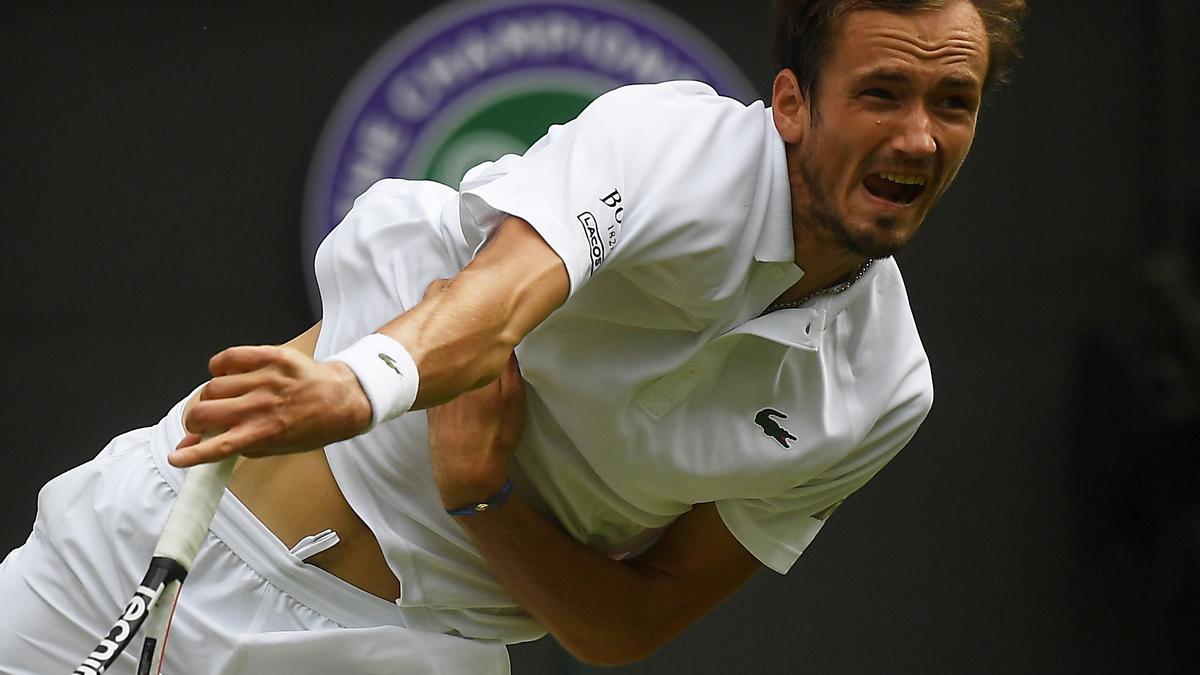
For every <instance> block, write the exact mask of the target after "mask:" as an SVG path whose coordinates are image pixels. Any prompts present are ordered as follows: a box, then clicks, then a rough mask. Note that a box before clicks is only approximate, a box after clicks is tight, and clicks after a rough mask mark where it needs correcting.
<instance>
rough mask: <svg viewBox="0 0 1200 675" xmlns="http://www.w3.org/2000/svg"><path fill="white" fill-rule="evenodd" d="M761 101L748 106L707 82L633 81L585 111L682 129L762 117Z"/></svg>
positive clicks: (639, 123)
mask: <svg viewBox="0 0 1200 675" xmlns="http://www.w3.org/2000/svg"><path fill="white" fill-rule="evenodd" d="M762 109H763V106H762V104H761V103H760V102H755V103H752V104H750V105H746V104H745V103H742V102H741V101H738V100H737V99H733V98H729V97H726V96H722V95H720V94H718V93H717V92H716V90H714V89H713V88H712V87H711V86H709V85H708V84H706V83H704V82H696V81H692V80H674V81H670V82H659V83H656V84H631V85H626V86H623V87H617V88H616V89H613V90H611V91H609V92H607V93H605V94H602V95H601V96H600V97H598V98H597V99H596V100H595V101H593V102H592V104H591V105H590V106H588V108H587V110H585V111H584V113H583V116H585V117H602V118H605V119H606V120H607V121H610V122H611V123H615V124H618V125H629V126H631V127H637V128H642V129H645V128H647V126H655V125H670V126H671V127H672V128H673V129H676V130H678V131H685V130H686V129H688V128H703V127H706V126H711V125H712V124H713V123H714V122H715V121H716V120H720V119H725V118H731V117H738V116H744V117H746V118H747V119H759V116H760V115H761V112H757V111H761V110H762Z"/></svg>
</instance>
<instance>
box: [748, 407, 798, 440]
mask: <svg viewBox="0 0 1200 675" xmlns="http://www.w3.org/2000/svg"><path fill="white" fill-rule="evenodd" d="M776 417H778V418H779V419H781V420H786V419H787V415H784V414H783V413H781V412H779V411H778V410H772V409H771V408H763V409H762V410H759V411H758V414H757V415H755V416H754V423H755V424H757V425H758V426H760V427H762V430H763V433H764V434H766V435H767V436H770V437H771V438H774V439H775V442H776V443H779V444H780V445H782V446H783V447H785V448H788V447H791V446H789V445H788V441H789V440H791V441H794V440H796V437H795V436H793V435H792V432H790V431H788V430H787V429H784V428H783V427H781V426H779V422H776V421H775V419H774V418H776Z"/></svg>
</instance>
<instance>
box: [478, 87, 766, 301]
mask: <svg viewBox="0 0 1200 675" xmlns="http://www.w3.org/2000/svg"><path fill="white" fill-rule="evenodd" d="M745 110H746V108H745V107H744V106H741V105H740V104H736V105H734V104H733V103H732V102H731V101H730V100H729V99H723V98H721V97H719V96H717V94H716V92H715V91H713V90H712V88H711V87H709V86H708V85H706V84H703V83H699V82H672V83H667V84H663V85H635V86H630V87H622V88H620V89H616V90H614V91H612V92H609V93H607V94H605V95H603V96H601V97H600V98H598V99H596V101H594V102H593V103H592V104H591V105H589V106H588V108H587V109H585V110H584V111H583V112H582V113H581V114H580V115H579V116H578V117H577V118H576V119H574V120H572V121H571V122H569V123H567V124H564V125H557V126H554V127H551V128H550V130H549V131H548V132H547V134H546V135H545V136H544V137H542V139H541V140H539V141H538V142H537V143H535V144H534V145H533V147H531V148H530V149H529V150H528V151H527V152H526V153H525V154H524V155H523V156H516V155H507V156H505V157H503V158H501V159H500V160H498V161H496V162H490V163H486V164H482V165H480V166H478V167H475V168H474V169H472V170H471V171H469V172H468V173H467V175H466V176H465V177H464V178H463V182H462V184H461V186H460V192H461V194H462V197H461V200H460V213H459V216H460V224H461V226H462V230H463V235H464V237H465V239H466V240H467V243H468V244H470V245H472V246H476V247H478V246H479V245H480V244H482V242H483V241H484V240H485V239H486V238H487V236H488V235H489V234H490V233H491V231H493V230H494V229H495V228H496V227H497V226H498V225H499V224H500V222H501V221H502V220H503V218H504V216H505V215H506V214H511V215H514V216H517V217H519V218H522V219H524V220H526V221H528V222H529V223H530V225H532V226H533V228H534V229H535V230H536V231H537V232H538V234H540V235H541V237H542V238H543V239H544V240H545V241H546V243H547V244H549V245H550V247H551V248H553V249H554V251H555V252H556V253H557V254H558V256H559V257H560V258H561V259H562V261H563V263H564V265H565V266H566V269H567V273H568V275H569V277H570V281H571V293H572V294H574V292H575V291H576V290H578V289H579V287H580V286H582V285H583V284H584V283H585V282H586V281H587V280H588V279H590V278H591V277H592V276H593V275H594V274H595V273H596V272H597V271H599V270H600V269H601V268H602V267H605V266H609V265H611V264H612V262H613V261H615V260H620V259H627V258H628V256H629V254H630V253H631V251H630V249H631V248H637V247H638V246H643V245H644V244H646V242H652V241H654V240H658V241H661V240H662V239H663V238H664V237H667V236H670V233H671V232H673V231H678V230H679V229H680V228H683V227H694V226H696V223H697V222H698V221H700V220H701V219H700V218H698V217H695V216H694V215H693V213H692V211H691V210H690V209H698V208H699V205H692V204H691V203H690V201H691V200H689V199H688V197H689V195H688V194H686V192H685V191H686V190H687V189H688V186H689V185H692V184H694V183H695V181H694V180H688V177H689V176H694V175H695V171H696V167H697V166H716V165H717V164H718V162H716V161H714V157H713V155H714V153H715V150H714V149H713V144H714V143H718V141H717V140H716V139H715V138H714V137H722V135H729V134H733V133H734V132H735V131H741V132H743V133H744V132H745V131H746V128H745V127H746V125H745V124H742V126H741V127H736V126H735V125H734V124H732V123H731V121H732V119H733V118H736V117H737V116H738V115H739V113H740V114H742V115H744V116H747V117H752V118H753V119H754V120H755V121H757V120H759V119H761V114H748V113H745ZM751 133H755V132H754V131H753V130H751ZM739 138H741V137H740V136H739ZM741 145H742V146H746V149H745V150H744V151H740V152H738V153H736V154H738V155H739V157H737V158H725V162H724V163H725V164H730V165H733V166H734V168H735V169H736V168H737V165H736V162H737V161H756V159H755V154H754V151H756V150H757V146H755V145H754V144H748V143H741ZM739 150H740V149H739ZM742 155H744V159H743V158H742ZM664 201H669V202H672V204H671V205H670V207H664V206H663V204H662V202H664ZM674 202H679V203H674ZM663 212H668V213H670V216H669V217H667V218H662V217H658V216H659V214H661V213H663ZM701 226H702V225H701ZM714 227H715V226H714ZM647 229H652V230H653V232H651V233H648V234H647V233H645V230H647ZM639 232H642V234H641V235H639V234H638V233H639ZM634 240H639V241H637V242H635V241H634Z"/></svg>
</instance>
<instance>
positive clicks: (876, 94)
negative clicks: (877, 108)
mask: <svg viewBox="0 0 1200 675" xmlns="http://www.w3.org/2000/svg"><path fill="white" fill-rule="evenodd" d="M859 96H867V97H869V98H878V99H883V100H885V101H894V100H896V97H895V96H893V95H892V92H890V91H888V90H887V89H879V88H873V89H864V90H863V92H862V93H861V94H859Z"/></svg>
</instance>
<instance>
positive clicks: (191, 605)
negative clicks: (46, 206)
mask: <svg viewBox="0 0 1200 675" xmlns="http://www.w3.org/2000/svg"><path fill="white" fill-rule="evenodd" d="M1023 13H1024V2H1023V1H1021V0H942V1H938V0H780V2H778V3H777V6H776V16H775V21H776V24H775V34H776V43H777V44H776V54H777V57H778V61H779V64H780V71H779V73H778V75H777V76H776V79H775V82H774V88H773V92H772V100H771V106H770V107H765V106H764V105H763V104H762V103H755V104H752V105H749V106H746V105H742V104H741V103H738V102H736V101H732V100H729V99H725V98H721V97H720V96H718V95H716V94H715V92H713V91H712V90H711V89H710V88H709V87H707V86H705V85H703V84H700V83H695V82H673V83H666V84H661V85H648V86H633V87H626V88H622V89H618V90H616V91H613V92H611V93H609V94H606V95H604V96H602V97H601V98H599V99H598V100H597V101H596V102H595V103H594V104H593V105H591V106H590V107H589V108H588V109H587V110H586V111H584V112H583V113H582V114H581V115H580V116H579V117H578V118H577V119H576V120H574V121H572V122H570V123H569V124H566V125H563V126H560V127H554V128H552V129H551V130H550V131H549V133H548V134H547V135H546V136H545V137H544V138H543V139H542V140H540V141H539V142H538V143H537V144H536V145H534V147H533V148H531V149H530V150H529V151H528V152H527V153H525V155H524V156H519V157H518V156H506V157H503V158H501V159H499V160H498V161H496V162H494V163H488V164H484V165H482V166H479V167H476V168H475V169H473V170H472V171H471V172H469V173H468V174H467V176H466V177H465V178H464V180H463V182H462V185H461V186H460V189H459V190H457V191H456V190H452V189H450V188H448V187H445V186H442V185H438V184H434V183H428V182H411V181H402V180H385V181H381V182H380V183H378V184H376V185H375V186H373V187H372V188H371V189H369V190H368V191H367V192H366V193H364V194H363V195H362V196H361V197H359V199H358V200H357V201H356V203H355V205H354V208H353V209H352V210H351V211H350V213H349V214H348V215H347V217H346V219H345V220H344V221H343V222H342V223H341V224H340V225H339V226H338V227H337V228H336V229H335V230H334V231H333V232H332V233H331V234H330V235H329V237H328V238H327V239H326V241H325V242H324V243H323V244H322V246H321V248H320V250H319V251H318V253H317V258H316V263H315V264H316V273H317V278H318V282H319V285H320V289H321V300H322V320H321V322H320V323H319V324H317V325H316V326H314V327H313V328H312V329H311V330H309V331H308V332H306V333H305V334H304V335H301V336H299V337H298V338H296V339H295V340H293V341H291V342H290V343H288V344H287V345H284V346H282V347H236V348H232V349H229V350H226V351H224V352H222V353H220V354H218V355H216V356H215V357H213V359H212V361H211V362H210V369H211V371H212V374H213V379H212V380H211V381H209V382H208V383H206V384H205V385H203V386H201V387H200V388H199V389H198V390H197V391H196V392H195V393H194V394H193V395H192V396H190V397H188V398H186V399H185V400H184V401H181V402H180V403H179V404H177V405H176V406H175V407H174V408H173V409H172V410H171V411H170V412H169V413H168V415H167V416H166V418H164V420H163V421H162V422H161V423H160V424H159V425H157V426H156V427H153V428H149V429H142V430H138V431H134V432H130V433H129V434H126V435H124V436H120V437H118V438H117V439H114V441H113V442H112V443H111V444H110V446H109V447H108V448H106V450H105V451H104V452H102V453H101V455H100V456H99V457H98V458H97V459H96V460H94V461H92V462H90V463H88V464H86V465H84V466H82V467H79V468H77V469H75V470H73V471H71V472H68V473H67V474H65V475H64V476H60V477H59V478H56V479H55V480H53V481H51V483H49V484H48V485H47V486H46V487H45V488H44V489H43V491H42V494H41V496H40V498H39V499H40V503H39V515H38V520H37V522H36V523H35V526H34V531H33V534H32V535H31V537H30V540H29V542H28V543H27V544H26V545H25V546H23V547H22V548H20V549H17V550H16V551H14V552H13V553H12V554H10V555H9V557H8V558H7V559H6V561H5V563H4V567H3V568H0V592H2V593H3V597H4V598H5V599H6V607H5V609H4V610H2V611H0V615H2V616H3V619H2V620H0V670H2V671H3V672H12V673H46V672H57V671H62V672H65V671H69V670H70V668H72V667H74V665H75V664H76V663H78V661H79V657H80V656H81V655H83V654H85V653H86V651H87V650H88V649H90V648H91V647H92V646H93V645H94V644H95V642H96V640H95V637H96V636H98V635H100V634H102V633H103V632H104V631H105V630H107V627H108V626H109V625H110V624H111V621H112V614H113V610H114V608H116V607H118V606H119V604H120V603H122V602H123V601H124V599H125V598H127V597H128V596H129V592H130V591H131V589H132V587H133V585H134V584H135V583H136V578H137V576H138V575H139V574H140V573H141V571H142V570H143V569H144V565H145V561H146V559H147V556H148V553H149V549H150V548H152V546H153V540H154V538H155V536H156V535H157V528H159V527H161V523H162V521H163V519H165V516H166V512H167V509H168V507H169V504H170V502H171V500H172V497H173V494H174V492H175V491H176V490H177V489H178V485H179V481H180V474H181V470H180V469H179V468H178V467H184V466H190V465H194V464H196V463H199V462H205V461H211V460H214V459H217V458H220V457H226V456H230V455H234V454H238V455H241V456H243V458H245V459H243V460H242V461H241V463H240V464H239V466H238V468H237V469H236V470H235V472H234V476H233V479H232V481H231V483H230V490H231V492H232V495H233V497H236V498H230V497H229V495H227V496H226V499H224V500H223V501H222V503H221V506H220V508H219V509H218V512H217V515H216V518H215V519H214V522H213V525H212V527H211V532H210V536H209V539H208V541H207V542H206V543H205V546H204V547H203V548H202V549H201V553H200V556H199V557H198V558H197V560H196V562H195V566H194V568H193V572H192V575H191V578H190V579H189V582H188V585H187V586H186V587H185V590H184V594H183V596H182V597H181V600H180V605H179V609H178V610H177V616H176V619H175V626H174V627H173V628H172V633H171V641H170V644H169V645H168V649H167V652H168V656H167V664H168V668H167V670H166V672H174V673H263V672H296V673H300V672H312V673H318V672H320V673H324V672H414V673H416V672H422V673H423V672H437V673H502V672H506V671H507V669H508V664H507V657H506V652H505V649H504V647H503V645H504V644H506V643H512V642H519V641H524V640H531V639H535V638H537V637H538V636H540V635H542V634H544V632H546V631H549V632H550V633H551V634H553V635H554V636H555V637H556V638H557V639H558V640H559V641H560V642H561V643H562V644H563V645H564V646H566V648H567V649H569V650H570V651H571V652H573V653H574V654H575V655H576V656H578V657H579V658H580V659H582V660H584V661H587V662H592V663H598V664H619V663H625V662H629V661H633V660H636V659H639V658H642V657H644V656H645V655H647V654H649V653H650V652H652V651H653V650H655V649H656V648H657V647H659V646H660V645H662V644H664V643H665V642H666V641H668V640H670V639H671V637H672V636H674V635H675V634H677V633H678V632H679V631H681V630H682V629H684V628H685V627H686V626H688V625H689V624H691V623H692V622H693V621H695V620H696V619H697V618H698V617H699V616H701V615H703V614H704V613H706V612H708V611H709V610H711V609H712V608H714V607H715V606H716V605H717V604H719V603H720V602H721V600H723V599H724V598H726V597H727V596H729V595H730V594H731V593H733V592H735V591H736V590H737V589H738V588H739V587H740V586H741V585H742V584H743V583H745V581H746V580H747V579H749V578H750V577H751V576H752V575H753V574H754V573H755V572H756V571H757V570H759V569H761V568H762V567H767V568H770V569H772V570H774V571H776V572H778V573H786V572H787V571H788V569H789V568H790V567H791V565H792V564H793V563H794V562H795V560H796V559H797V558H798V556H799V555H800V554H801V553H802V552H803V551H804V549H805V548H806V547H807V546H808V545H809V543H810V542H811V541H812V540H813V538H814V537H815V536H816V535H817V533H818V532H819V531H820V529H821V528H822V527H823V525H824V523H825V522H826V521H827V520H828V518H829V517H830V514H831V513H833V511H834V509H836V508H837V506H838V505H839V504H840V503H842V501H843V500H844V499H845V498H846V497H847V496H849V495H850V494H851V493H853V492H854V491H855V490H857V489H858V488H860V487H861V486H862V485H864V484H865V483H866V482H867V481H868V480H870V478H871V477H873V476H874V475H875V474H876V473H877V472H878V471H879V470H880V469H881V468H882V467H883V466H884V465H885V464H886V463H887V462H888V461H889V460H890V459H891V458H892V457H894V456H895V455H896V453H897V452H898V451H899V450H900V449H901V448H902V447H903V446H904V445H905V444H906V443H907V442H908V441H909V439H910V438H911V437H912V436H913V434H914V433H915V432H916V430H917V427H918V426H919V425H920V423H921V421H922V420H923V419H924V417H925V415H926V413H927V412H928V410H929V407H930V405H931V402H932V385H931V380H930V371H929V365H928V361H927V359H926V355H925V352H924V349H923V348H922V346H921V342H920V339H919V336H918V334H917V330H916V327H915V324H914V322H913V318H912V314H911V311H910V309H909V305H908V298H907V293H906V291H905V288H904V282H903V279H902V277H901V275H900V271H899V268H898V267H897V264H896V262H895V260H894V259H893V258H892V257H891V256H892V254H893V253H894V252H896V251H897V250H899V249H900V248H901V247H902V246H903V245H904V244H905V243H906V242H908V241H909V239H910V238H911V237H912V236H913V235H914V234H915V232H916V231H917V229H918V228H919V227H920V225H921V223H922V221H923V220H924V218H925V216H926V214H927V213H928V212H929V210H930V208H932V206H933V205H934V203H935V202H936V201H937V200H938V198H939V197H940V196H941V195H942V193H943V192H944V191H945V190H946V189H947V188H948V187H949V185H950V184H951V182H952V181H953V179H954V177H955V175H956V174H957V172H958V169H959V167H960V166H961V164H962V162H963V160H964V159H965V157H966V155H967V153H968V150H969V149H970V146H971V142H972V139H973V138H974V134H975V128H976V122H977V120H978V117H979V112H980V106H981V103H982V98H983V94H984V91H985V89H986V88H987V87H988V86H989V85H990V84H993V83H995V82H997V81H999V80H1000V79H1001V78H1002V77H1003V76H1004V73H1005V71H1006V69H1007V67H1008V65H1009V63H1010V62H1011V60H1012V59H1013V57H1014V54H1015V50H1014V47H1013V44H1014V41H1015V36H1016V32H1017V27H1018V21H1019V19H1020V17H1021V16H1022V15H1023ZM514 354H515V359H514ZM518 364H519V365H518ZM464 392H467V393H465V394H464ZM441 404H444V405H441ZM423 409H428V413H427V414H426V413H421V412H409V413H408V414H405V413H406V412H407V411H419V410H423ZM202 436H211V438H208V439H207V440H201V438H202ZM314 449H319V450H314ZM126 672H129V671H126Z"/></svg>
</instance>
